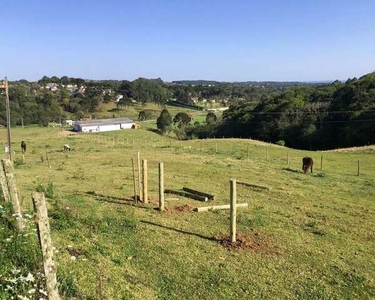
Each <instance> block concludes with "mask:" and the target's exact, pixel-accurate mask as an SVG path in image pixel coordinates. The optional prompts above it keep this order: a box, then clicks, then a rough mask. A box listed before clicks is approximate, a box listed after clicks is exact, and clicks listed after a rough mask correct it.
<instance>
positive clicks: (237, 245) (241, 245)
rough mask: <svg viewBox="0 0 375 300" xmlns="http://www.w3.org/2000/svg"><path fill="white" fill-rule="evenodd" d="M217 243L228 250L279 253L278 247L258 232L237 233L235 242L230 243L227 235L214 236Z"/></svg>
mask: <svg viewBox="0 0 375 300" xmlns="http://www.w3.org/2000/svg"><path fill="white" fill-rule="evenodd" d="M215 238H216V239H217V240H218V241H219V243H220V244H221V245H222V246H223V247H224V248H225V249H227V250H229V251H251V252H255V253H265V254H280V249H279V248H278V247H277V246H276V244H275V243H274V242H273V241H272V240H271V238H270V237H268V236H266V235H265V234H263V233H259V232H254V231H251V232H240V233H237V240H236V242H234V243H232V242H231V241H230V239H229V237H228V236H224V237H222V236H216V237H215Z"/></svg>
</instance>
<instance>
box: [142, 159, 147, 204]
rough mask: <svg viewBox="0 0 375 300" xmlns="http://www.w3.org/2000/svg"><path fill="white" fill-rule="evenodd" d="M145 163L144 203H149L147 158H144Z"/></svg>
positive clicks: (143, 162)
mask: <svg viewBox="0 0 375 300" xmlns="http://www.w3.org/2000/svg"><path fill="white" fill-rule="evenodd" d="M142 165H143V168H142V170H143V203H148V183H147V180H148V179H147V159H143V160H142Z"/></svg>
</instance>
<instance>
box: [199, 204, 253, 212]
mask: <svg viewBox="0 0 375 300" xmlns="http://www.w3.org/2000/svg"><path fill="white" fill-rule="evenodd" d="M248 206H249V204H247V203H238V204H237V205H236V208H238V207H248ZM218 209H230V204H225V205H216V206H204V207H196V208H194V211H196V212H204V211H211V210H218Z"/></svg>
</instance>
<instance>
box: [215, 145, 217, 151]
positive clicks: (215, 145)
mask: <svg viewBox="0 0 375 300" xmlns="http://www.w3.org/2000/svg"><path fill="white" fill-rule="evenodd" d="M215 153H217V143H215Z"/></svg>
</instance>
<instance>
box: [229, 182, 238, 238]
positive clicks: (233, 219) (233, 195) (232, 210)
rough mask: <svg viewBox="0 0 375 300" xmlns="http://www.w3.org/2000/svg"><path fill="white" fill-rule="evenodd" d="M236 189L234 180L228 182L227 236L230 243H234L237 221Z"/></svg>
mask: <svg viewBox="0 0 375 300" xmlns="http://www.w3.org/2000/svg"><path fill="white" fill-rule="evenodd" d="M236 204H237V189H236V179H231V180H230V229H229V236H230V241H231V242H232V243H235V242H236V221H237V205H236Z"/></svg>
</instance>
